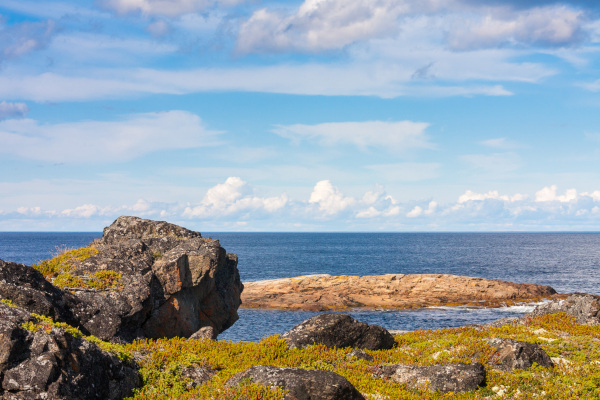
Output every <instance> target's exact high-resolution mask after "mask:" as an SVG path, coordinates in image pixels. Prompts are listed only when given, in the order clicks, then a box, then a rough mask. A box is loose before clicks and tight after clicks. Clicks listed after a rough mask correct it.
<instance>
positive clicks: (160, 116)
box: [0, 111, 221, 163]
mask: <svg viewBox="0 0 600 400" xmlns="http://www.w3.org/2000/svg"><path fill="white" fill-rule="evenodd" d="M220 133H221V132H217V131H210V130H207V129H206V128H205V127H204V126H203V124H202V121H201V119H200V117H198V116H197V115H195V114H192V113H189V112H187V111H166V112H157V113H144V114H134V115H131V116H129V117H128V118H127V119H123V120H121V121H81V122H68V123H60V124H40V123H39V122H37V121H35V120H32V119H20V120H14V119H13V120H4V121H0V141H1V142H2V144H3V145H2V148H0V152H2V153H9V154H16V155H18V156H20V157H24V158H30V159H36V160H43V161H51V162H75V163H106V162H114V161H127V160H131V159H133V158H136V157H139V156H141V155H144V154H148V153H152V152H155V151H160V150H167V149H185V148H195V147H202V146H210V145H215V144H216V143H217V139H216V137H217V135H218V134H220Z"/></svg>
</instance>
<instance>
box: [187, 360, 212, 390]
mask: <svg viewBox="0 0 600 400" xmlns="http://www.w3.org/2000/svg"><path fill="white" fill-rule="evenodd" d="M216 374H217V371H215V370H214V369H212V368H210V367H207V366H203V365H192V366H189V367H184V368H183V369H182V371H181V377H182V378H184V379H185V380H186V382H185V386H186V387H187V388H188V389H193V388H195V387H197V386H200V385H202V384H203V383H204V382H206V381H209V380H211V379H212V377H213V376H215V375H216Z"/></svg>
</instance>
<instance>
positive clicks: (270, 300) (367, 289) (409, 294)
mask: <svg viewBox="0 0 600 400" xmlns="http://www.w3.org/2000/svg"><path fill="white" fill-rule="evenodd" d="M555 294H556V291H555V290H554V289H552V288H551V287H550V286H541V285H533V284H527V283H514V282H506V281H497V280H489V279H483V278H472V277H465V276H456V275H441V274H419V275H403V274H389V275H372V276H331V275H307V276H299V277H295V278H283V279H272V280H267V281H256V282H247V283H245V284H244V292H243V293H242V307H248V308H279V309H293V310H330V309H343V308H355V307H371V308H376V307H377V308H379V307H383V308H420V307H429V306H443V305H474V306H486V307H494V306H501V305H504V304H511V303H516V302H523V301H532V300H538V299H540V298H551V297H552V296H553V295H555Z"/></svg>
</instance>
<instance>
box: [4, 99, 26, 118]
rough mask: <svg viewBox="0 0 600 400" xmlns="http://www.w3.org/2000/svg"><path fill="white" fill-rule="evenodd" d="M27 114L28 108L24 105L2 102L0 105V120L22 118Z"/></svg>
mask: <svg viewBox="0 0 600 400" xmlns="http://www.w3.org/2000/svg"><path fill="white" fill-rule="evenodd" d="M28 112H29V107H27V104H25V103H9V102H6V101H3V102H2V103H0V120H2V119H5V118H14V117H24V116H25V115H27V113H28Z"/></svg>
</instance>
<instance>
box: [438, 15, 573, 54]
mask: <svg viewBox="0 0 600 400" xmlns="http://www.w3.org/2000/svg"><path fill="white" fill-rule="evenodd" d="M492 11H494V13H490V14H486V15H484V16H482V17H481V19H480V20H479V21H470V20H462V21H460V22H461V25H460V27H457V28H456V29H454V30H452V31H450V32H449V33H448V35H447V40H448V44H449V45H450V47H451V48H453V49H455V50H472V49H477V48H486V47H494V46H499V45H502V44H506V43H523V44H541V45H551V46H565V45H570V44H573V43H574V42H579V41H580V40H581V35H582V32H581V29H582V25H583V23H584V18H583V16H584V15H583V12H582V11H580V10H574V9H572V8H570V7H567V6H562V5H556V6H545V7H535V8H531V9H529V10H518V11H513V12H508V13H506V12H505V13H502V11H503V10H502V9H498V8H492ZM502 14H504V15H502Z"/></svg>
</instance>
